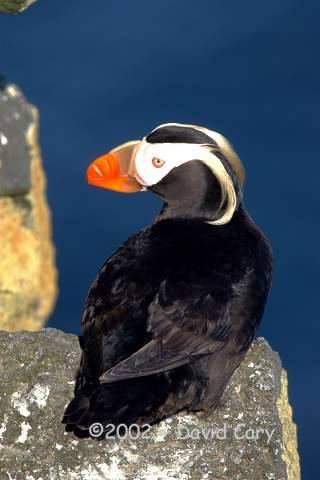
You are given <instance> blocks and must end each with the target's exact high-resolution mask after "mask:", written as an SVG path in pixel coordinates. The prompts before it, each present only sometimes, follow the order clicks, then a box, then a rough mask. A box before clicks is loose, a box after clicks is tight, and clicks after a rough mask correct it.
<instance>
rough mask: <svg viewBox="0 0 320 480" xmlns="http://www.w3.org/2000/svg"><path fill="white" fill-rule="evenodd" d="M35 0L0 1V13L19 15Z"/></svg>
mask: <svg viewBox="0 0 320 480" xmlns="http://www.w3.org/2000/svg"><path fill="white" fill-rule="evenodd" d="M34 2H36V0H0V12H2V13H19V12H23V11H24V10H25V9H26V8H28V7H30V5H32V4H33V3H34Z"/></svg>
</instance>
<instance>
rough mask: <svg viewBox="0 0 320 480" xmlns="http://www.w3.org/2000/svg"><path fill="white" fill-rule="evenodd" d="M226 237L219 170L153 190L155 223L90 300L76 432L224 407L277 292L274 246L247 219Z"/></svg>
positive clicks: (109, 266)
mask: <svg viewBox="0 0 320 480" xmlns="http://www.w3.org/2000/svg"><path fill="white" fill-rule="evenodd" d="M235 187H236V191H237V193H238V207H237V209H236V211H235V213H234V215H233V217H232V219H231V221H230V222H229V223H227V224H225V225H212V224H209V223H207V221H208V220H213V219H215V217H216V215H217V212H218V211H219V209H221V205H220V203H221V202H220V187H219V184H218V183H217V181H216V178H215V177H214V175H213V174H212V172H211V171H210V169H209V168H208V167H207V166H206V165H204V164H203V163H202V162H200V161H192V162H189V163H188V164H185V165H182V166H180V167H178V168H176V169H174V170H173V171H171V172H170V173H169V174H168V175H167V176H166V177H165V178H164V179H163V180H162V181H161V182H159V183H158V184H157V185H154V186H152V187H150V190H152V191H153V192H155V193H157V194H159V195H160V196H161V197H162V198H163V199H164V202H165V204H164V208H163V209H162V211H161V212H160V214H159V216H158V218H157V219H156V221H155V223H154V224H153V225H151V226H150V227H148V228H146V229H144V230H142V231H141V232H139V233H137V234H136V235H133V236H132V237H130V238H129V239H128V240H127V241H126V242H125V243H124V244H123V245H122V246H121V247H120V248H119V249H118V250H117V251H116V252H115V253H114V254H113V255H112V256H111V257H110V259H109V260H108V261H107V262H106V263H105V265H104V266H103V267H102V269H101V270H100V272H99V274H98V276H97V278H96V280H95V282H94V283H93V285H92V287H91V290H90V292H89V295H88V298H87V302H86V305H85V312H84V316H83V321H82V327H83V336H82V337H80V344H81V347H82V350H83V354H82V359H81V366H80V371H79V375H78V379H77V383H76V388H75V397H74V399H73V400H72V401H71V402H70V404H69V406H68V407H67V409H66V412H65V415H64V418H63V422H64V423H67V424H69V425H71V426H72V427H71V428H73V429H74V430H77V429H78V428H80V429H88V427H89V426H90V425H91V424H92V423H94V422H100V423H102V424H103V425H107V424H114V425H118V424H120V423H125V424H128V425H130V424H132V423H138V424H139V423H140V424H145V423H154V422H157V421H159V420H161V419H162V418H164V417H167V416H169V415H172V414H174V413H176V412H177V411H180V410H182V409H186V410H188V411H198V410H206V411H210V410H212V409H213V408H215V407H216V405H217V403H218V401H219V399H220V397H221V395H222V393H223V391H224V389H225V387H226V385H227V383H228V381H229V379H230V377H231V375H232V373H233V372H234V370H235V369H236V368H237V366H238V365H239V363H240V362H241V360H242V358H243V356H244V355H245V353H246V351H247V349H248V348H249V346H250V344H251V342H252V340H253V338H254V335H255V332H256V329H257V327H258V325H259V323H260V320H261V317H262V314H263V310H264V306H265V302H266V298H267V295H268V291H269V288H270V283H271V273H272V256H271V250H270V247H269V244H268V242H267V240H266V239H265V237H264V236H263V234H262V233H261V231H260V230H259V229H258V228H257V227H256V225H255V224H254V222H253V221H252V220H251V219H250V217H249V216H248V215H247V213H246V212H245V210H244V209H243V207H242V202H241V197H240V195H239V188H238V186H237V185H236V186H235Z"/></svg>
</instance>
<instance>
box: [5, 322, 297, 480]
mask: <svg viewBox="0 0 320 480" xmlns="http://www.w3.org/2000/svg"><path fill="white" fill-rule="evenodd" d="M79 357H80V349H79V345H78V339H77V337H76V336H75V335H71V334H65V333H63V332H61V331H59V330H55V329H50V328H48V329H43V330H41V331H40V332H35V333H33V332H21V333H6V332H0V375H1V388H0V456H1V463H0V479H2V478H5V479H9V480H25V479H28V480H60V479H61V480H62V479H63V480H99V479H110V480H111V479H114V480H299V479H300V470H299V457H298V453H297V445H296V428H295V426H294V424H293V423H292V417H291V407H290V405H289V402H288V396H287V383H286V376H285V372H284V370H283V369H282V367H281V362H280V359H279V356H278V354H276V353H275V352H273V351H272V350H271V348H270V347H269V345H268V343H267V342H266V341H265V340H264V339H261V338H260V339H258V340H256V341H255V342H254V344H253V346H252V347H251V348H250V350H249V352H248V353H247V355H246V357H245V359H244V360H243V362H242V363H241V365H240V367H239V368H238V369H237V370H236V372H235V373H234V375H233V377H232V379H231V381H230V384H229V386H228V387H227V389H226V391H225V394H224V396H223V398H222V401H221V402H220V405H219V406H218V408H217V409H216V410H215V411H214V412H213V413H212V414H211V415H209V416H208V417H203V416H200V415H198V414H186V413H183V412H182V413H180V414H178V415H175V416H174V417H172V418H169V419H167V420H166V421H163V422H161V423H160V424H159V425H156V426H153V427H151V429H150V430H149V432H147V434H146V436H145V437H143V436H142V435H140V436H139V437H138V438H137V439H130V438H125V439H123V440H121V439H119V438H117V439H108V440H103V441H97V440H95V439H93V438H82V439H80V438H77V437H75V436H74V434H73V433H71V432H66V431H65V429H64V426H63V425H62V424H61V417H62V415H63V411H64V409H65V407H66V405H67V404H68V402H69V400H70V399H71V398H72V393H73V388H74V377H75V373H76V370H77V367H78V364H79ZM1 475H2V476H1Z"/></svg>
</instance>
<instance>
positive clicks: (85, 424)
mask: <svg viewBox="0 0 320 480" xmlns="http://www.w3.org/2000/svg"><path fill="white" fill-rule="evenodd" d="M159 377H160V378H157V379H154V380H155V381H154V382H152V383H154V385H153V387H154V388H152V387H151V388H150V379H149V380H148V381H146V380H145V379H144V378H143V379H131V380H126V381H124V382H118V383H112V384H98V383H95V384H93V383H86V384H85V385H84V386H82V387H80V388H79V390H78V391H77V392H76V393H75V396H74V398H73V399H72V400H71V402H70V403H69V405H68V406H67V408H66V410H65V413H64V416H63V419H62V423H65V424H68V425H75V426H76V427H78V428H80V429H89V427H90V425H92V424H93V423H96V422H99V423H101V424H102V425H108V424H112V425H115V426H117V425H119V424H125V425H128V426H129V425H131V424H133V423H137V424H139V423H140V422H141V421H143V417H145V416H148V414H149V413H150V412H151V411H152V410H154V409H156V408H157V407H158V406H160V405H161V404H163V403H164V402H165V400H166V398H167V397H168V394H169V384H168V382H167V381H166V380H165V378H164V377H163V376H162V378H161V376H159Z"/></svg>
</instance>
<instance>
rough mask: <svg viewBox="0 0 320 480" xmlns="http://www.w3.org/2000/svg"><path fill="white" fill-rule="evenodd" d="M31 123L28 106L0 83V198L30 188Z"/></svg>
mask: <svg viewBox="0 0 320 480" xmlns="http://www.w3.org/2000/svg"><path fill="white" fill-rule="evenodd" d="M0 2H1V0H0ZM0 5H1V3H0ZM33 123H34V119H33V114H32V111H31V108H30V105H29V104H28V103H27V102H26V100H25V98H24V97H23V95H22V94H21V92H20V91H19V90H18V88H17V87H15V86H14V85H12V84H7V83H6V82H5V80H4V79H2V80H1V79H0V195H18V194H20V195H21V194H25V193H28V192H29V190H30V188H31V151H30V145H29V142H28V138H27V135H28V131H29V129H30V126H31V125H33Z"/></svg>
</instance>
